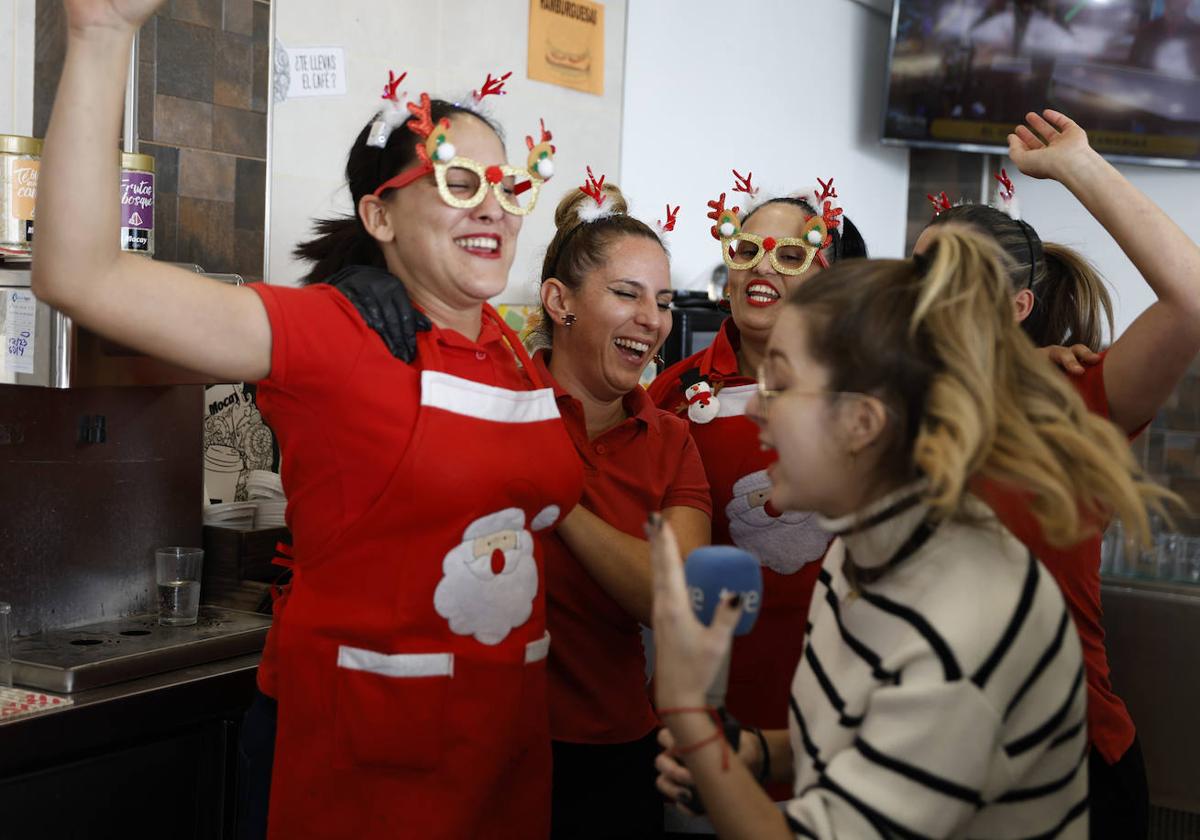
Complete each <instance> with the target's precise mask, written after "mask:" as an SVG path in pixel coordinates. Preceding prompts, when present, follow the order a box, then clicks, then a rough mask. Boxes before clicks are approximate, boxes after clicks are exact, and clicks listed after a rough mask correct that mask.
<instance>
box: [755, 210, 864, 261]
mask: <svg viewBox="0 0 1200 840" xmlns="http://www.w3.org/2000/svg"><path fill="white" fill-rule="evenodd" d="M768 204H789V205H791V206H792V207H799V208H800V209H801V210H803V211H804V212H805V213H807V214H808V215H810V216H814V215H816V213H817V211H816V209H815V208H814V207H813V206H812V205H811V204H809V203H808V202H807V201H805V200H804V199H802V198H791V197H789V196H784V197H782V198H772V199H768V200H767V201H764V202H763V203H762V204H760V205H758V206H757V207H755V208H753V209H752V210H751V211H750V212H749V213H747V214H746V215H744V216H743V217H742V224H743V225H744V224H746V222H748V221H750V217H751V216H753V215H754V214H755V213H757V212H758V211H759V210H761V209H763V208H764V207H766V206H767V205H768ZM832 235H833V242H832V243H830V245H829V250H828V251H827V252H826V253H827V254H828V255H829V261H830V262H831V263H833V262H837V261H838V260H846V259H851V258H854V257H866V256H867V243H866V242H865V241H863V238H862V234H861V233H859V232H858V228H856V227H855V226H854V223H853V222H851V221H850V220H849V219H848V218H846V216H842V223H841V224H840V225H839V226H838V229H837V230H834V231H833V234H832Z"/></svg>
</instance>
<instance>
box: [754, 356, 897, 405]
mask: <svg viewBox="0 0 1200 840" xmlns="http://www.w3.org/2000/svg"><path fill="white" fill-rule="evenodd" d="M766 374H767V369H766V366H765V365H763V366H759V368H758V381H757V382H755V386H756V388H757V391H756V392H757V394H758V405H759V411H760V412H761V414H762V415H763V416H764V417H765V416H766V415H767V412H768V411H769V410H770V407H771V403H773V402H774V401H775V400H776V399H777V398H778V397H782V396H785V395H786V396H793V397H838V398H840V397H862V398H864V399H875V398H873V397H872V396H871V395H870V394H864V393H862V392H861V391H829V390H819V391H797V390H793V389H791V388H768V387H767V376H766ZM880 405H882V406H883V407H884V409H885V410H886V411H887V413H888V415H889V416H890V415H891V413H892V410H891V408H890V406H888V405H887V404H886V403H884V402H883V401H880Z"/></svg>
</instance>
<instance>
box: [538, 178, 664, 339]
mask: <svg viewBox="0 0 1200 840" xmlns="http://www.w3.org/2000/svg"><path fill="white" fill-rule="evenodd" d="M603 190H604V193H603V194H604V196H605V199H604V203H605V206H606V208H607V209H608V210H609V212H610V215H607V216H602V217H600V218H598V219H595V220H594V221H584V220H583V219H581V218H580V215H579V211H580V209H581V208H583V207H585V206H587V205H588V204H589V203H592V202H593V199H592V197H591V196H589V195H587V194H586V193H584V192H583V191H582V190H580V189H578V188H576V187H572V188H571V190H570V191H569V192H568V193H567V194H566V195H564V196H563V197H562V199H561V200H560V201H559V202H558V207H556V208H555V210H554V226H555V228H556V230H555V232H554V238H553V239H551V240H550V244H549V245H548V246H547V248H546V256H545V257H544V258H543V259H542V280H541V282H542V283H545V282H546V280H548V279H549V278H551V277H554V278H556V279H557V280H558V281H559V282H561V283H562V284H563V285H564V286H566V287H567V288H568V289H572V290H577V289H579V287H580V285H581V284H582V283H583V278H584V277H586V276H587V275H588V274H589V273H591V272H592V271H594V270H595V269H596V268H597V267H598V266H600V265H601V264H602V263H603V262H604V261H605V259H606V258H607V256H608V250H609V248H610V247H611V246H612V245H613V243H614V242H616V241H617V240H618V239H620V238H621V237H623V236H641V237H644V238H646V239H653V240H654V241H655V242H657V243H658V244H659V245H660V246H662V247H663V251H664V252H665V251H666V250H667V249H666V247H665V246H663V243H662V239H661V238H659V235H658V234H657V233H655V232H654V229H653V228H651V227H650V226H649V225H647V224H646V223H645V222H642V221H640V220H638V219H635V218H634V217H633V216H630V215H628V213H629V204H628V202H626V200H625V195H624V193H622V192H621V188H620V187H618V186H617V185H616V184H613V183H606V184H605V185H604V187H603ZM522 338H523V339H524V341H525V345H526V346H527V347H528V348H529V349H530V350H537V349H539V348H542V347H551V346H552V345H553V343H554V336H553V323H552V322H551V320H550V319H549V318H548V317H546V312H545V310H544V309H542V308H541V307H538V310H537V312H535V313H534V314H533V315H531V316H530V318H529V323H528V326H527V327H526V330H525V333H524V335H523V336H522Z"/></svg>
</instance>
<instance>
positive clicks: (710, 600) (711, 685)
mask: <svg viewBox="0 0 1200 840" xmlns="http://www.w3.org/2000/svg"><path fill="white" fill-rule="evenodd" d="M646 531H647V536H648V537H649V539H650V548H651V551H650V553H651V562H652V566H653V571H654V609H653V620H654V644H655V662H656V667H655V691H656V696H657V701H658V707H659V709H660V710H662V709H695V708H701V707H711V708H717V709H721V720H722V722H723V724H724V725H723V729H724V732H725V733H726V737H727V738H729V740H731V741H736V737H737V733H738V732H740V727H739V726H738V725H737V723H736V721H733V720H732V718H729V717H728V715H726V714H724V710H723V709H722V707H723V705H724V702H725V692H726V687H727V685H728V682H729V652H730V647H731V644H732V637H733V636H734V635H743V634H745V633H749V632H750V630H751V629H752V628H753V627H754V622H755V621H756V620H757V618H758V612H759V608H760V605H761V602H762V571H761V568H760V566H759V563H758V561H757V560H756V559H755V558H754V557H753V556H751V555H750V554H748V553H746V552H744V551H742V550H740V549H736V548H733V547H730V546H707V547H704V548H700V549H697V550H696V551H694V552H692V553H691V554H690V555H689V556H688V560H687V564H686V566H684V564H682V563H680V561H679V549H678V547H677V545H676V543H675V537H674V535H673V534H672V533H671V529H670V527H669V526H666V525H665V524H663V523H662V520H661V518H660V517H657V516H651V521H650V524H649V525H648V526H647V529H646ZM706 625H707V626H706ZM733 747H734V749H735V750H736V748H737V744H736V743H734V744H733ZM660 786H661V785H660ZM689 807H690V808H691V809H692V810H693V811H697V813H699V812H700V810H698V809H700V808H701V807H702V806H700V805H699V800H698V797H693V799H692V802H691V803H690V804H689Z"/></svg>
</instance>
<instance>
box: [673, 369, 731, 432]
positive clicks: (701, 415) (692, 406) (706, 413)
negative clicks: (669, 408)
mask: <svg viewBox="0 0 1200 840" xmlns="http://www.w3.org/2000/svg"><path fill="white" fill-rule="evenodd" d="M680 379H681V384H682V385H683V386H684V388H683V395H684V397H685V398H686V399H687V414H688V419H689V420H691V421H692V422H693V423H700V424H704V423H711V422H712V421H713V420H715V419H716V417H717V414H718V413H720V411H721V401H720V400H719V399H717V395H716V393H715V392H714V391H713V387H712V385H710V384H709V383H708V381H707V380H706V379H703V378H701V376H700V371H698V370H690V371H688V372H687V373H685V374H684V375H683V376H682V377H680Z"/></svg>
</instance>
